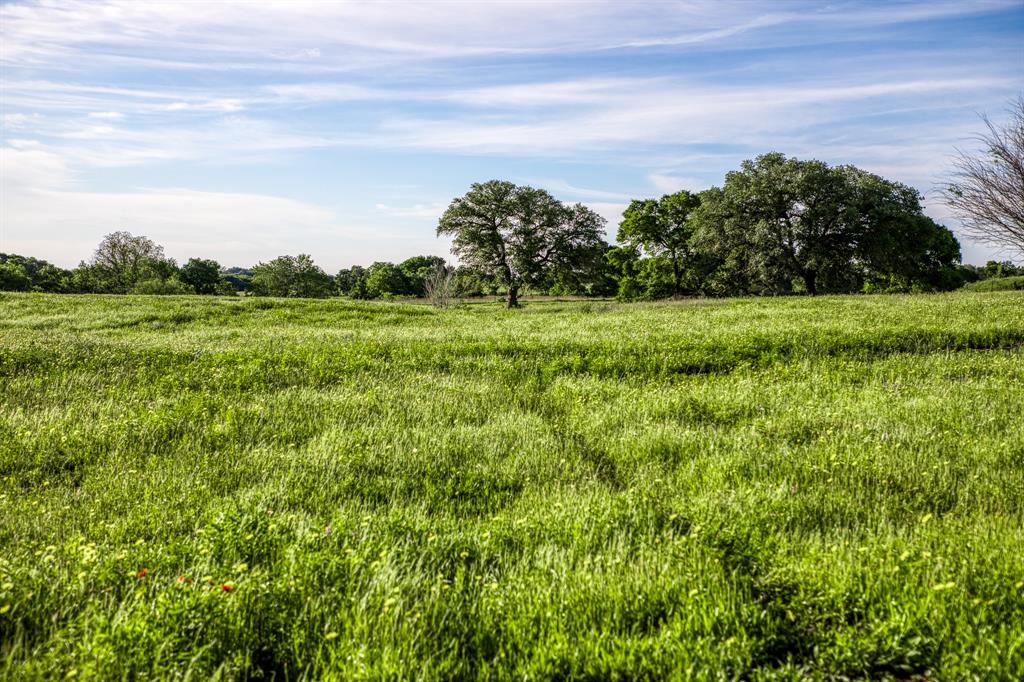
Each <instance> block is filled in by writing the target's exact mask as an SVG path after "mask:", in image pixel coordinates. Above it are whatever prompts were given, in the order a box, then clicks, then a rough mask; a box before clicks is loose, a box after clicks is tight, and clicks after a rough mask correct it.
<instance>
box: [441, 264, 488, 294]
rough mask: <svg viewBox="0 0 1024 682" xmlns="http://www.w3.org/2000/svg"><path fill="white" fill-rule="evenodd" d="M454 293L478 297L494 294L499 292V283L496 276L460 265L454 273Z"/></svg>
mask: <svg viewBox="0 0 1024 682" xmlns="http://www.w3.org/2000/svg"><path fill="white" fill-rule="evenodd" d="M452 288H453V295H454V296H457V297H460V298H476V297H479V296H494V295H496V294H497V293H498V284H497V283H496V282H495V280H494V278H492V277H487V276H484V275H481V274H480V273H479V272H478V271H476V270H474V269H473V268H471V267H468V266H465V265H460V266H458V267H457V268H455V273H454V274H453V275H452Z"/></svg>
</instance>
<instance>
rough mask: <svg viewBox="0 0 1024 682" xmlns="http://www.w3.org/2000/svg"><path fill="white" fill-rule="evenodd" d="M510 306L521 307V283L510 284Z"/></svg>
mask: <svg viewBox="0 0 1024 682" xmlns="http://www.w3.org/2000/svg"><path fill="white" fill-rule="evenodd" d="M508 307H509V308H518V307H519V285H518V284H510V285H509V287H508Z"/></svg>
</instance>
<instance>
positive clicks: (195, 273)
mask: <svg viewBox="0 0 1024 682" xmlns="http://www.w3.org/2000/svg"><path fill="white" fill-rule="evenodd" d="M178 278H179V279H180V280H181V281H182V282H184V283H185V284H187V285H188V286H190V287H192V289H193V290H194V291H195V293H197V294H215V293H217V292H218V287H219V286H220V283H221V277H220V263H218V262H217V261H215V260H209V259H204V258H189V259H188V262H187V263H185V264H184V265H182V266H181V272H180V273H179V274H178Z"/></svg>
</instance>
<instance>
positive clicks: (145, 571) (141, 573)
mask: <svg viewBox="0 0 1024 682" xmlns="http://www.w3.org/2000/svg"><path fill="white" fill-rule="evenodd" d="M147 575H149V569H148V568H143V569H141V570H140V571H139V572H138V573H136V574H135V577H136V578H139V579H140V580H141V579H142V578H145V577H146V576H147Z"/></svg>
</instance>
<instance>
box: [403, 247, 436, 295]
mask: <svg viewBox="0 0 1024 682" xmlns="http://www.w3.org/2000/svg"><path fill="white" fill-rule="evenodd" d="M444 267H446V264H445V260H444V258H441V257H440V256H413V257H412V258H407V259H406V260H404V261H402V262H401V263H399V264H398V269H399V270H401V271H402V275H403V277H404V278H405V283H406V291H405V292H403V293H404V295H406V296H415V297H417V298H422V297H423V296H426V294H427V290H426V280H427V278H428V277H430V276H432V275H433V274H435V273H436V272H437V269H438V268H444Z"/></svg>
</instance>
